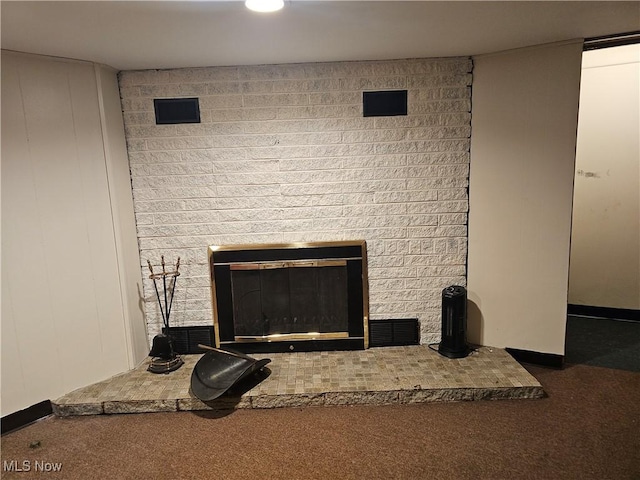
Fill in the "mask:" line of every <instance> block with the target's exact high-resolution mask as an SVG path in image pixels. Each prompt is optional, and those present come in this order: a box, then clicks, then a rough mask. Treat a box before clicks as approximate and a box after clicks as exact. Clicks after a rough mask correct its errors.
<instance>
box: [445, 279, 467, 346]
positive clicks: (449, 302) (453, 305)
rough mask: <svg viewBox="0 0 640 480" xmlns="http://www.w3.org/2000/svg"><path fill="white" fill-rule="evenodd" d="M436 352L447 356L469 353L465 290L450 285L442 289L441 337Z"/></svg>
mask: <svg viewBox="0 0 640 480" xmlns="http://www.w3.org/2000/svg"><path fill="white" fill-rule="evenodd" d="M438 353H440V354H441V355H444V356H445V357H448V358H462V357H466V356H467V355H469V348H468V347H467V290H466V289H465V288H464V287H461V286H459V285H452V286H450V287H447V288H445V289H444V290H442V338H441V340H440V346H439V347H438Z"/></svg>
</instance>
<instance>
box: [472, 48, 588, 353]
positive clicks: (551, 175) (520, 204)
mask: <svg viewBox="0 0 640 480" xmlns="http://www.w3.org/2000/svg"><path fill="white" fill-rule="evenodd" d="M581 53H582V43H581V42H569V43H566V44H558V45H547V46H540V47H532V48H528V49H522V50H515V51H509V52H504V53H497V54H493V55H485V56H480V57H476V58H474V83H473V96H472V105H473V110H472V132H473V136H472V139H471V170H470V187H469V260H468V279H467V281H468V291H469V300H470V301H471V302H472V304H471V305H470V308H469V338H470V340H471V341H475V342H478V343H481V344H485V345H493V346H496V347H511V348H517V349H523V350H532V351H537V352H544V353H552V354H564V334H565V324H566V308H567V281H568V268H569V238H570V228H571V203H572V194H573V176H574V159H575V143H576V127H577V116H578V98H579V83H580V61H581Z"/></svg>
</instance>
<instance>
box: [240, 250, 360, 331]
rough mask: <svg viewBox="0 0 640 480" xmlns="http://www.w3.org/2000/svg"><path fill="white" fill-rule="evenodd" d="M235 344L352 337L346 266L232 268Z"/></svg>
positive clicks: (289, 264)
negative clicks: (272, 339)
mask: <svg viewBox="0 0 640 480" xmlns="http://www.w3.org/2000/svg"><path fill="white" fill-rule="evenodd" d="M230 270H231V295H232V302H233V318H234V329H235V332H234V333H235V335H234V336H235V338H236V340H240V341H242V340H251V339H259V338H266V337H268V336H271V335H289V336H295V334H305V335H309V334H315V333H319V334H323V333H331V334H332V335H334V336H336V337H338V336H344V337H347V336H348V329H349V326H348V321H349V308H348V300H347V263H346V261H333V262H331V261H328V262H322V261H317V262H313V264H308V263H305V262H302V263H295V262H286V263H283V262H278V263H272V264H252V265H246V264H241V265H231V269H230Z"/></svg>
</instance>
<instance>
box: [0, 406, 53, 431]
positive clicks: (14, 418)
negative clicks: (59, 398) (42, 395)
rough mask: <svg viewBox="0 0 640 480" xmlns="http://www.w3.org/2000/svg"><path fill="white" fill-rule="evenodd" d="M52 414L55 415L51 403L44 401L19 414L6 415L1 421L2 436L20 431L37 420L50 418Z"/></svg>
mask: <svg viewBox="0 0 640 480" xmlns="http://www.w3.org/2000/svg"><path fill="white" fill-rule="evenodd" d="M51 414H53V408H52V407H51V401H50V400H44V401H43V402H40V403H36V404H35V405H31V406H30V407H27V408H25V409H24V410H18V411H17V412H14V413H10V414H9V415H5V416H4V417H2V418H1V419H0V423H1V430H2V435H4V434H5V433H9V432H13V431H14V430H18V429H19V428H22V427H26V426H27V425H29V424H31V423H33V422H35V421H36V420H40V419H41V418H44V417H48V416H49V415H51Z"/></svg>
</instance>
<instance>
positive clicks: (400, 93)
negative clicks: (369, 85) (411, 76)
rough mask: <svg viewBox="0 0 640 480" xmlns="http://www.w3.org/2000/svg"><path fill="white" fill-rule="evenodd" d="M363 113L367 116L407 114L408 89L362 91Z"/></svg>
mask: <svg viewBox="0 0 640 480" xmlns="http://www.w3.org/2000/svg"><path fill="white" fill-rule="evenodd" d="M362 113H363V116H365V117H390V116H395V115H406V114H407V91H406V90H384V91H379V92H363V93H362Z"/></svg>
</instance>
